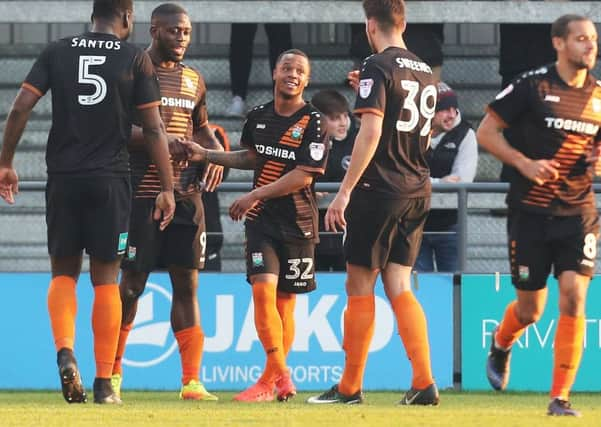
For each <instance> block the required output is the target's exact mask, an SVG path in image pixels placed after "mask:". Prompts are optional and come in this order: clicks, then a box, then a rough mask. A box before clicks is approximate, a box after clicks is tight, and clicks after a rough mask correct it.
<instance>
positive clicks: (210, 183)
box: [202, 163, 223, 192]
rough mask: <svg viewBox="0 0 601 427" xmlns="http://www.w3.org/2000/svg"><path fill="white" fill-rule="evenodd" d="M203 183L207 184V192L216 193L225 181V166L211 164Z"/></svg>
mask: <svg viewBox="0 0 601 427" xmlns="http://www.w3.org/2000/svg"><path fill="white" fill-rule="evenodd" d="M202 181H203V182H204V183H205V191H209V192H210V191H215V189H216V188H217V186H218V185H219V184H221V181H223V166H220V165H216V164H214V163H209V164H208V165H207V167H206V170H205V173H204V176H203V177H202Z"/></svg>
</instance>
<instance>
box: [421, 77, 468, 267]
mask: <svg viewBox="0 0 601 427" xmlns="http://www.w3.org/2000/svg"><path fill="white" fill-rule="evenodd" d="M437 87H438V101H437V103H436V114H435V115H434V118H433V119H432V141H431V143H430V149H429V150H428V152H427V154H426V160H427V162H428V166H429V167H430V176H431V180H432V182H433V183H436V182H472V181H473V180H474V177H475V176H476V167H477V165H478V143H477V141H476V134H475V132H474V130H473V129H472V126H471V125H470V124H469V123H468V122H467V121H466V120H464V119H463V118H462V117H461V113H460V112H459V104H458V101H457V95H456V94H455V92H454V91H453V90H452V89H451V88H450V87H449V86H448V85H447V84H446V83H444V82H439V83H438V85H437ZM414 268H415V270H417V271H420V272H427V271H444V272H454V271H455V270H456V269H457V209H432V210H430V214H429V216H428V219H427V220H426V225H425V226H424V237H423V240H422V245H421V247H420V251H419V255H418V256H417V261H416V262H415V267H414Z"/></svg>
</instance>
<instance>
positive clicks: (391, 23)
mask: <svg viewBox="0 0 601 427" xmlns="http://www.w3.org/2000/svg"><path fill="white" fill-rule="evenodd" d="M363 11H364V12H365V17H366V18H367V19H370V18H373V19H375V20H376V22H377V23H378V25H379V26H380V29H382V30H383V31H387V32H388V31H390V30H392V29H393V28H398V27H399V26H401V25H403V22H404V21H405V2H404V1H403V0H363Z"/></svg>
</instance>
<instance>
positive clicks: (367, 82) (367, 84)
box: [359, 79, 374, 99]
mask: <svg viewBox="0 0 601 427" xmlns="http://www.w3.org/2000/svg"><path fill="white" fill-rule="evenodd" d="M373 85H374V81H373V79H363V80H361V81H359V96H360V97H361V98H363V99H365V98H367V97H368V96H369V94H370V93H371V88H372V87H373Z"/></svg>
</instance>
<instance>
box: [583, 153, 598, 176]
mask: <svg viewBox="0 0 601 427" xmlns="http://www.w3.org/2000/svg"><path fill="white" fill-rule="evenodd" d="M586 161H587V162H588V163H589V164H590V165H592V167H593V173H594V174H595V175H597V176H599V175H601V146H596V147H594V148H593V151H591V153H590V154H589V155H588V156H587V158H586Z"/></svg>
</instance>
